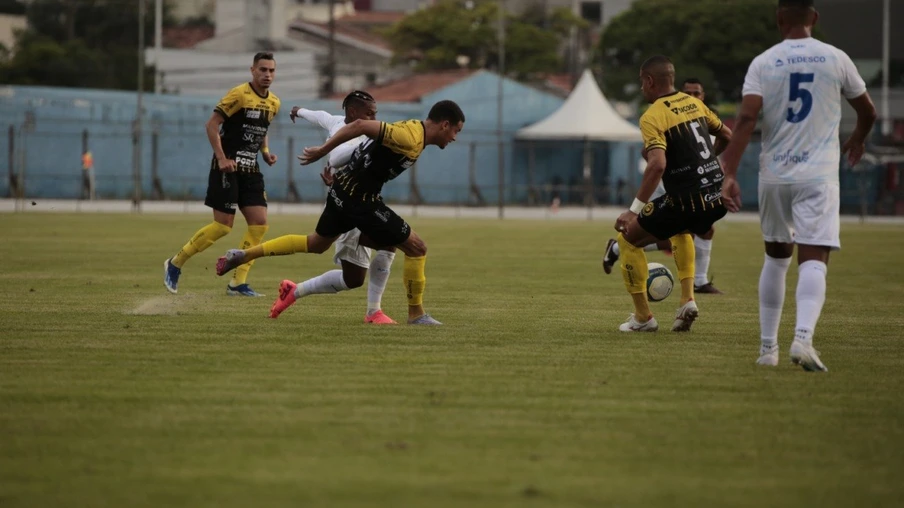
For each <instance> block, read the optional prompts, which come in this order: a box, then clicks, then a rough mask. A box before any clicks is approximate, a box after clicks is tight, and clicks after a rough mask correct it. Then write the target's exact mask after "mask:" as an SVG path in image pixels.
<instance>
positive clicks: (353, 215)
mask: <svg viewBox="0 0 904 508" xmlns="http://www.w3.org/2000/svg"><path fill="white" fill-rule="evenodd" d="M355 228H358V229H360V230H361V233H362V234H364V235H367V236H368V237H369V238H370V239H371V240H373V242H374V243H375V244H376V245H379V246H380V247H393V246H396V245H399V244H402V243H405V241H406V240H408V237H409V236H411V226H409V225H408V223H407V222H405V219H403V218H401V217H399V215H398V214H396V213H395V212H394V211H392V209H391V208H389V207H388V206H386V203H384V202H383V200H382V199H376V200H374V201H361V199H360V197H350V196H349V195H348V194H346V193H345V192H343V191H342V189H339V188H337V187H336V186H333V187H330V191H329V194H328V195H327V197H326V208H324V210H323V213H322V214H320V220H319V221H317V228H316V230H315V231H317V234H318V235H320V236H324V237H327V238H331V237H335V236H339V235H341V234H342V233H345V232H347V231H351V230H352V229H355Z"/></svg>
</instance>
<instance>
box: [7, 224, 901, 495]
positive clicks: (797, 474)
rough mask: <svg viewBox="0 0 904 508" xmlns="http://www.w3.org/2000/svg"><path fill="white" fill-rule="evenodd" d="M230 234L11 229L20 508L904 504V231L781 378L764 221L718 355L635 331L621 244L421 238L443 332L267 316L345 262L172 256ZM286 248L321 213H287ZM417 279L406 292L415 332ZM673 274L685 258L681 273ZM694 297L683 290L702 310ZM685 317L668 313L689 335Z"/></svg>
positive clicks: (487, 227)
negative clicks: (816, 362) (762, 363)
mask: <svg viewBox="0 0 904 508" xmlns="http://www.w3.org/2000/svg"><path fill="white" fill-rule="evenodd" d="M208 220H209V216H208V215H206V214H205V215H181V216H177V215H144V216H134V215H131V216H130V215H100V214H96V215H95V214H81V215H63V214H59V215H56V214H8V215H5V216H4V226H3V229H4V232H3V236H2V241H0V260H2V263H3V264H2V268H0V287H2V295H3V298H2V299H0V321H2V328H0V329H2V339H0V506H3V507H37V506H110V507H121V506H130V507H144V506H148V507H160V506H167V507H174V506H186V507H199V506H217V507H232V506H236V507H240V506H241V507H247V506H293V507H294V506H304V507H312V506H324V507H327V506H328V507H337V506H343V507H344V506H351V507H355V506H417V507H427V506H429V507H446V506H467V507H494V508H497V507H523V506H529V507H547V506H548V507H553V506H555V507H572V506H574V507H578V506H580V507H608V506H613V507H614V506H619V507H658V506H692V507H698V506H732V507H735V506H751V507H754V506H756V507H759V506H768V507H776V506H795V507H799V506H820V507H826V506H870V507H876V506H900V503H901V502H902V501H901V500H902V499H904V481H902V479H901V478H902V471H904V391H902V390H904V362H902V356H904V355H902V343H901V336H902V329H904V312H902V310H904V307H902V304H901V302H902V295H904V278H902V272H904V270H902V268H901V253H902V252H904V228H902V227H895V226H879V225H856V224H845V225H843V227H842V230H843V235H842V242H843V244H844V249H843V250H842V251H841V252H839V253H837V254H835V255H834V256H833V258H832V260H831V263H830V265H829V278H828V288H829V289H828V299H827V303H826V306H825V308H824V310H823V316H822V319H821V321H820V324H819V327H818V328H817V331H816V338H815V345H816V347H817V348H818V349H819V350H820V351H821V352H822V359H823V361H824V362H825V363H826V365H827V366H828V367H829V369H830V371H829V372H828V373H825V374H811V373H805V372H803V371H802V370H801V369H799V368H797V367H794V366H792V365H790V363H789V362H788V347H789V345H790V337H791V334H792V326H793V321H794V298H793V295H794V289H795V284H796V269H795V268H792V269H791V270H790V272H789V278H788V296H787V297H786V304H785V315H784V320H783V325H782V331H781V335H780V346H781V355H782V358H781V364H780V366H779V367H777V368H766V367H757V366H756V365H754V361H755V359H756V356H757V350H758V344H759V330H758V327H759V325H758V318H757V281H758V277H759V270H760V267H761V265H762V256H763V254H762V247H761V242H760V238H759V236H758V234H759V231H758V227H757V225H755V224H743V223H737V222H730V223H722V224H720V225H719V226H718V231H717V235H716V238H715V243H714V253H713V261H712V272H713V273H714V274H715V276H716V278H715V282H716V285H717V286H718V287H720V288H722V289H723V290H725V291H726V292H727V293H728V294H727V295H725V296H711V295H701V296H700V297H699V298H698V301H699V304H700V309H701V317H700V319H699V321H698V322H697V323H696V324H695V326H694V330H693V332H691V333H690V334H685V335H675V334H672V333H669V332H664V331H661V332H659V333H657V334H640V335H623V334H619V333H618V332H616V331H615V330H616V328H617V326H618V324H619V323H621V322H622V321H623V320H624V319H625V318H626V317H627V315H628V314H629V312H630V309H631V305H630V299H629V298H628V296H627V294H626V293H625V291H624V288H623V286H622V282H621V278H620V275H619V274H618V273H617V272H616V273H615V274H613V275H610V276H605V275H604V274H603V272H602V270H601V269H600V264H599V261H600V255H601V254H602V250H603V248H604V246H605V242H606V239H607V238H608V237H609V236H611V234H612V228H611V224H610V223H609V222H592V223H591V222H559V221H556V222H552V221H501V222H500V221H495V220H454V219H449V220H439V219H429V220H428V219H414V220H412V221H411V223H412V226H413V227H414V228H415V230H417V231H418V232H419V233H420V234H421V236H422V237H424V239H425V240H426V241H427V243H428V246H429V253H428V262H427V280H428V281H427V293H426V296H425V303H426V306H427V309H428V310H429V311H430V312H431V313H432V314H433V315H434V316H435V317H436V318H438V319H439V320H441V321H443V322H444V323H445V326H443V327H439V328H417V327H408V326H404V325H401V326H394V327H371V326H367V325H365V324H363V322H362V320H363V314H364V308H365V303H366V291H365V290H364V288H362V289H359V290H355V291H351V292H346V293H343V294H340V295H325V296H314V297H310V298H306V299H304V300H301V301H300V302H299V303H298V304H296V305H295V306H294V307H293V308H291V309H290V310H288V311H287V312H286V313H284V314H283V316H282V317H281V318H280V319H279V320H270V319H267V317H266V316H267V312H268V310H269V307H270V304H271V302H272V300H273V297H274V296H275V293H276V287H277V285H278V283H279V281H280V280H281V279H283V278H292V279H294V280H303V279H306V278H308V277H311V276H314V275H317V274H319V273H321V272H323V271H325V270H328V269H332V268H333V265H332V264H331V255H332V254H331V253H330V255H323V256H313V255H295V256H286V257H280V258H269V259H262V260H259V261H258V262H257V264H256V265H255V266H254V268H253V269H252V271H251V276H250V279H249V282H250V283H251V284H252V286H253V287H254V288H255V289H257V290H258V291H261V292H263V293H266V294H267V297H265V298H260V299H243V298H237V297H227V296H226V295H225V294H224V289H225V285H226V282H227V279H226V278H218V277H216V276H215V275H214V271H213V265H214V261H215V259H216V257H217V256H219V255H220V254H222V253H223V252H224V251H225V250H226V249H227V248H232V247H234V246H236V245H237V244H238V242H239V240H240V237H241V233H242V230H243V228H244V223H243V222H242V221H241V220H238V221H237V227H236V229H235V231H234V232H233V233H232V234H231V235H230V236H228V237H227V238H225V239H223V240H221V241H220V242H219V243H218V244H216V245H215V246H214V247H212V248H211V249H209V250H208V251H206V252H204V253H202V254H200V255H198V256H196V257H195V258H194V259H192V260H191V261H190V262H189V263H188V264H187V265H186V267H185V270H184V272H183V277H182V281H181V282H180V294H179V295H175V296H174V295H170V294H169V293H167V292H166V290H165V289H164V287H163V284H162V263H163V260H164V259H165V258H166V257H167V256H169V255H171V254H172V253H174V252H175V251H176V250H177V249H178V248H179V247H180V246H181V245H182V243H184V242H185V241H186V240H187V239H188V238H189V237H190V235H191V234H192V233H193V232H194V231H195V230H197V229H198V228H199V227H200V226H202V225H203V224H204V223H205V221H208ZM272 222H273V225H272V227H271V230H270V232H269V234H268V237H269V238H272V237H274V236H276V235H280V234H285V233H289V232H296V233H304V232H307V231H309V230H311V229H313V226H314V224H315V222H316V217H293V216H274V217H273V218H272ZM401 258H402V256H401V255H399V256H398V257H397V259H396V262H395V264H394V266H393V274H392V276H391V280H390V284H389V288H388V289H387V292H386V295H385V297H384V308H385V310H386V312H387V313H388V314H389V315H390V316H392V317H394V318H396V319H398V320H401V319H404V317H405V297H404V293H403V290H402V289H403V288H402V283H401V274H402V273H401V272H402V260H401ZM649 259H650V260H656V261H659V262H662V263H664V264H665V265H666V266H668V267H670V268H671V269H672V270H673V271H674V263H673V262H672V260H671V259H669V258H666V257H664V256H662V255H660V254H658V253H653V254H651V255H650V256H649ZM676 293H677V292H676ZM676 306H677V294H673V295H672V296H670V297H669V298H668V299H667V300H666V301H664V302H662V303H659V304H654V306H653V310H654V312H655V313H656V314H657V316H658V317H659V319H660V323H663V324H666V325H668V323H670V322H671V319H670V318H671V317H672V316H673V313H674V310H675V308H676Z"/></svg>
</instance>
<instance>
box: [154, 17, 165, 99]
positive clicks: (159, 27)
mask: <svg viewBox="0 0 904 508" xmlns="http://www.w3.org/2000/svg"><path fill="white" fill-rule="evenodd" d="M162 52H163V0H154V93H155V94H159V93H160V92H161V91H162V90H163V73H162V72H160V53H162Z"/></svg>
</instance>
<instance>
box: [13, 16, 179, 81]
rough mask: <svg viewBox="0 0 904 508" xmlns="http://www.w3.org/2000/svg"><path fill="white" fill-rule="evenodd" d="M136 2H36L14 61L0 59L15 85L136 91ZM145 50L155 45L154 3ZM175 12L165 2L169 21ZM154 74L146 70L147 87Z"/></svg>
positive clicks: (147, 20)
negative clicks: (153, 41)
mask: <svg viewBox="0 0 904 508" xmlns="http://www.w3.org/2000/svg"><path fill="white" fill-rule="evenodd" d="M137 5H138V4H137V2H124V1H122V0H32V1H31V2H28V4H27V8H26V11H25V15H26V18H27V21H28V26H29V28H28V29H27V30H25V31H23V32H21V33H18V34H17V35H16V44H15V51H14V52H13V56H12V57H7V58H6V59H5V60H3V61H0V74H2V75H4V76H9V79H8V80H5V81H6V82H7V83H10V84H28V85H47V86H70V87H91V88H114V89H125V90H134V89H135V88H136V87H137V82H138V76H137V73H138V46H139V43H138V37H137V27H138V17H139V16H138V14H139V13H138V9H137ZM146 7H147V10H146V12H145V41H144V45H143V46H144V47H147V45H148V44H149V43H150V42H151V41H152V38H153V34H154V30H153V24H154V17H153V16H154V11H153V7H154V6H153V2H147V5H146ZM169 12H170V9H169V6H168V5H167V2H164V21H165V22H166V21H168V20H169V15H168V13H169ZM153 88H154V72H153V70H152V69H150V68H148V69H146V70H145V89H146V90H153Z"/></svg>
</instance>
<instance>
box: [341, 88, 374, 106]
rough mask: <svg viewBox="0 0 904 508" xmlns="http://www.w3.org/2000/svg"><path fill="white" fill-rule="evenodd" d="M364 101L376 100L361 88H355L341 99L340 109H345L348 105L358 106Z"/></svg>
mask: <svg viewBox="0 0 904 508" xmlns="http://www.w3.org/2000/svg"><path fill="white" fill-rule="evenodd" d="M365 102H376V101H375V100H374V98H373V96H372V95H370V94H369V93H367V92H365V91H363V90H355V91H354V92H352V93H350V94H348V95H346V96H345V99H342V109H345V108H347V107H349V106H358V105H361V104H363V103H365Z"/></svg>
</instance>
